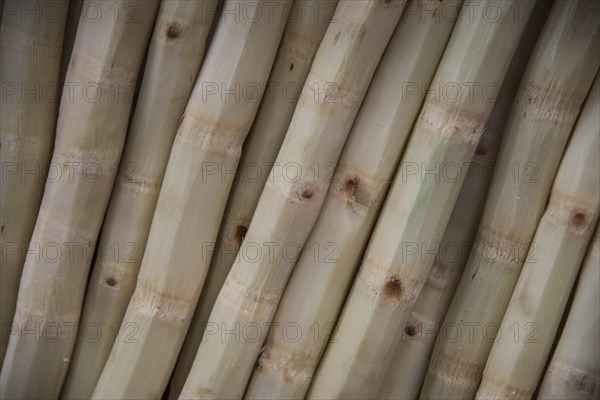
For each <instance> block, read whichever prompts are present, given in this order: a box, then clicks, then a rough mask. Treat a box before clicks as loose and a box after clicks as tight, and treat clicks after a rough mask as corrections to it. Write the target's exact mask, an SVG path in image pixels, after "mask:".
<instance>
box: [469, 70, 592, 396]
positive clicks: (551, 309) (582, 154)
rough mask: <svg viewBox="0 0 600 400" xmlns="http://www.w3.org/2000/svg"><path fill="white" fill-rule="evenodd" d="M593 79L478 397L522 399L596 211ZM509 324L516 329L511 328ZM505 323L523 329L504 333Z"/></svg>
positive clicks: (537, 373) (533, 382)
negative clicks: (512, 333) (512, 335)
mask: <svg viewBox="0 0 600 400" xmlns="http://www.w3.org/2000/svg"><path fill="white" fill-rule="evenodd" d="M599 107H600V78H597V79H596V82H595V84H594V85H593V86H592V90H591V92H590V94H589V97H588V99H587V101H586V104H585V106H584V108H583V110H582V112H581V116H580V118H579V121H578V122H577V125H576V127H575V129H574V132H573V135H572V138H571V140H570V142H569V146H568V147H567V150H566V152H565V154H564V156H563V158H562V161H561V163H560V167H559V169H558V173H557V175H556V179H555V181H554V185H553V188H552V192H551V194H550V201H549V203H548V207H547V208H546V211H545V212H544V215H543V216H542V219H541V221H540V224H539V226H538V228H537V231H536V233H535V236H534V238H533V242H532V246H531V249H530V251H529V254H528V256H527V261H526V262H525V265H524V266H523V272H522V273H521V275H520V277H519V280H518V282H517V285H516V287H515V291H514V292H513V295H512V298H511V300H510V303H509V305H508V308H507V310H506V314H505V315H504V319H503V320H502V324H501V325H500V330H499V332H504V333H505V335H504V337H502V336H500V334H499V335H498V336H497V337H496V341H495V343H494V345H493V347H492V350H491V352H490V356H489V358H488V361H487V364H486V366H485V370H484V371H483V379H482V382H481V385H480V386H479V390H478V391H477V396H476V398H478V399H498V398H502V399H529V398H531V396H532V395H533V392H534V390H535V388H536V387H537V385H538V382H539V380H540V378H541V376H542V372H543V370H544V366H545V364H546V359H547V358H548V354H549V353H550V349H551V347H552V343H553V342H554V336H555V335H556V331H557V329H558V325H559V323H560V320H561V317H562V314H563V311H564V309H565V306H566V304H567V300H568V299H569V294H570V293H571V289H572V287H573V283H574V282H575V278H576V277H577V273H578V272H579V267H580V265H581V262H582V260H583V257H584V256H585V252H586V249H587V247H588V242H589V241H590V238H591V236H592V234H593V233H594V228H595V227H596V223H597V222H598V214H599V213H600V193H599V192H598V182H600V155H599V154H598V153H599V151H600V150H599V149H600V135H599V134H598V127H599V126H600V114H599V113H598V109H599ZM515 327H516V329H515ZM509 329H513V330H516V332H517V333H522V334H523V335H519V336H515V337H512V338H510V335H506V332H509Z"/></svg>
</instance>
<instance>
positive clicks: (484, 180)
mask: <svg viewBox="0 0 600 400" xmlns="http://www.w3.org/2000/svg"><path fill="white" fill-rule="evenodd" d="M550 4H551V3H549V2H539V3H537V5H536V8H535V9H534V11H533V13H532V15H531V21H532V23H530V24H529V25H528V26H527V27H526V28H525V31H524V32H523V37H522V39H521V42H520V43H519V47H518V48H517V51H516V53H515V56H514V58H513V60H512V62H511V65H510V67H509V69H508V72H507V74H506V78H505V79H504V82H503V83H502V88H501V91H500V95H499V98H498V100H497V101H496V104H495V106H494V110H493V111H492V114H491V115H490V119H489V120H488V122H487V125H486V127H485V131H484V132H483V134H482V136H481V140H480V141H479V145H478V147H477V150H475V155H474V156H473V160H472V161H471V163H470V166H469V170H468V172H467V177H466V178H465V182H464V183H463V186H462V188H461V191H460V194H459V195H458V199H457V200H456V205H455V207H454V210H453V211H452V216H451V217H450V221H449V222H448V227H447V228H446V232H445V233H444V237H443V239H442V242H441V243H440V245H439V250H438V254H437V256H436V259H435V262H434V263H433V266H432V267H431V271H429V275H428V276H427V280H426V281H425V285H424V286H423V289H422V290H421V293H420V294H419V297H418V299H417V303H416V304H415V306H414V307H413V309H412V311H411V314H410V317H409V319H408V322H407V323H406V324H405V325H404V326H402V329H403V330H404V332H403V334H402V338H401V341H400V343H399V344H398V346H397V348H396V350H395V355H394V360H393V361H392V365H391V366H390V369H389V370H388V372H387V375H386V379H385V381H384V384H383V387H382V389H381V392H380V393H379V398H383V399H415V398H417V397H418V396H419V392H420V390H421V386H422V384H423V379H425V373H426V372H427V365H428V364H429V358H430V357H431V352H432V350H433V346H434V344H435V340H436V338H437V335H438V333H439V325H440V324H441V323H442V322H443V320H444V315H445V314H446V311H447V310H448V307H449V306H450V302H451V301H452V296H454V292H455V291H456V286H457V285H458V282H459V280H460V277H461V275H462V272H463V270H464V267H465V265H466V263H467V261H468V258H469V255H470V254H471V248H472V244H473V239H474V238H475V234H476V233H477V226H478V225H479V220H480V219H481V214H482V213H483V207H484V205H485V199H486V197H487V194H488V190H489V186H490V183H491V181H492V178H493V173H492V171H493V168H494V162H495V160H496V156H497V154H498V149H499V147H500V141H501V139H502V134H503V133H504V128H505V125H506V120H507V118H508V115H509V113H510V109H511V106H512V103H513V100H514V97H515V94H516V92H517V89H518V88H519V82H520V81H521V78H522V76H523V71H524V70H525V67H526V66H527V60H528V59H529V56H530V55H531V51H532V50H533V47H534V45H535V42H536V40H537V38H538V36H539V33H540V31H541V28H542V26H543V23H544V20H545V18H546V16H547V15H548V11H549V10H550V6H549V5H550Z"/></svg>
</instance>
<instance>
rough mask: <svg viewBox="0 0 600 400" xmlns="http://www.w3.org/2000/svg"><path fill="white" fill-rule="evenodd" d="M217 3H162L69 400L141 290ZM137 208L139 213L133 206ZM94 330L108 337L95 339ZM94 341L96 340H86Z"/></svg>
mask: <svg viewBox="0 0 600 400" xmlns="http://www.w3.org/2000/svg"><path fill="white" fill-rule="evenodd" d="M215 9H216V0H204V1H187V0H170V1H167V2H163V3H162V6H161V8H160V10H159V13H158V18H157V22H156V24H155V28H154V33H153V36H152V40H151V42H150V49H149V54H148V60H147V62H146V67H145V74H144V79H143V82H142V86H141V89H140V96H139V99H138V102H137V106H136V110H135V113H134V117H133V121H132V125H131V128H130V130H129V134H128V136H127V141H126V143H125V148H124V150H123V156H122V157H121V163H120V166H119V172H120V173H119V174H118V179H117V181H116V182H115V187H114V189H113V193H112V196H111V200H110V203H109V206H108V211H107V215H106V218H105V221H104V226H103V229H102V235H101V236H100V241H99V252H98V256H97V258H96V261H95V263H94V268H93V270H92V276H91V279H90V283H89V285H88V290H87V295H86V299H85V303H84V307H83V312H82V317H81V326H82V327H83V329H84V331H83V334H82V335H80V336H79V337H78V340H77V343H76V346H75V352H74V355H73V360H72V363H71V365H72V366H71V368H70V371H69V374H68V375H67V380H66V382H65V387H64V388H63V391H62V396H61V397H63V398H67V399H84V398H89V397H90V396H91V395H92V392H93V391H94V388H95V386H96V383H97V382H98V378H99V377H100V374H101V373H102V368H103V367H104V364H105V363H106V360H107V358H108V356H109V354H110V350H111V349H112V346H113V342H114V340H115V335H116V332H118V328H119V326H120V324H121V321H122V320H123V315H124V314H125V310H126V309H127V305H128V304H129V300H130V298H131V295H132V293H133V290H134V288H135V283H136V280H137V274H138V271H139V268H140V264H141V261H142V255H143V254H144V250H145V248H146V241H147V240H148V233H149V231H150V223H151V221H152V215H153V214H154V208H155V207H156V202H157V200H158V193H159V191H160V186H161V183H162V179H163V177H164V174H165V170H166V168H167V161H168V159H169V154H170V153H171V146H172V145H173V140H174V139H175V133H176V132H177V125H178V123H179V120H180V118H181V115H182V113H183V111H184V109H185V106H186V104H187V101H188V98H189V96H190V93H191V91H192V88H193V86H194V82H195V80H196V76H197V75H198V71H199V69H200V65H201V63H202V59H203V58H204V50H205V48H206V36H207V34H208V31H209V30H210V27H211V24H212V20H213V16H214V12H215ZM132 204H135V208H132ZM90 326H93V329H98V330H99V332H102V333H103V334H102V335H101V336H100V337H99V338H96V337H95V336H94V334H95V331H94V332H91V331H90V333H89V334H86V332H87V331H86V329H87V328H88V327H90ZM88 336H91V337H88Z"/></svg>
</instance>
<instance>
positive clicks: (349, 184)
mask: <svg viewBox="0 0 600 400" xmlns="http://www.w3.org/2000/svg"><path fill="white" fill-rule="evenodd" d="M357 189H358V177H355V176H353V177H350V178H348V179H346V182H344V186H343V188H342V190H343V191H344V193H346V194H347V195H348V196H354V193H356V190H357Z"/></svg>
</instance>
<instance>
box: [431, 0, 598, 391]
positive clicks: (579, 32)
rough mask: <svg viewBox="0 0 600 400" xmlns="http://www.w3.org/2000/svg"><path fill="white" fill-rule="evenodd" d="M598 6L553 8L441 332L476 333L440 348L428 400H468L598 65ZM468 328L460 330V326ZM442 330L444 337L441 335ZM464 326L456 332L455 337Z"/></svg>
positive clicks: (578, 4)
mask: <svg viewBox="0 0 600 400" xmlns="http://www.w3.org/2000/svg"><path fill="white" fill-rule="evenodd" d="M599 12H600V7H599V5H598V4H597V3H594V2H589V1H585V0H584V1H558V2H555V3H554V5H553V7H552V10H551V11H550V15H549V17H548V20H547V21H546V24H545V26H544V29H543V31H542V33H541V35H540V39H539V40H538V42H537V44H536V47H535V49H534V52H533V54H532V56H531V59H530V61H529V64H528V66H527V69H526V71H525V74H524V77H523V80H522V83H521V87H520V89H519V95H518V96H517V100H516V101H515V103H514V104H513V109H512V112H511V115H510V117H509V121H508V124H507V128H506V131H505V134H504V139H503V142H502V146H501V149H500V155H499V157H498V163H497V165H498V168H497V173H496V175H497V176H498V178H497V180H496V181H495V182H494V183H493V184H492V186H491V188H490V194H489V195H488V200H487V202H486V205H485V210H484V214H483V217H482V220H481V223H480V225H479V228H478V233H477V237H476V239H475V243H476V244H477V245H476V246H475V249H474V251H473V256H472V257H471V259H470V260H469V262H468V264H467V266H466V268H465V272H464V274H463V276H462V278H461V281H460V283H459V286H458V289H457V291H456V294H455V296H454V299H453V300H452V304H451V305H450V308H449V310H448V313H447V315H446V318H445V321H444V326H454V327H456V326H458V327H460V328H463V329H466V325H465V323H466V324H470V325H471V326H473V329H475V330H474V331H473V335H471V334H463V335H459V337H458V338H456V337H454V336H452V335H448V336H449V337H448V338H447V340H440V341H438V342H437V343H436V346H435V348H434V352H433V355H432V358H431V361H430V363H429V369H428V372H427V377H426V379H425V383H424V386H423V390H422V393H421V397H422V398H460V399H464V398H470V397H474V395H475V392H476V390H477V388H478V386H479V381H480V380H481V375H482V372H483V367H484V366H485V362H486V360H487V357H488V355H489V351H490V349H491V347H492V344H493V340H494V335H495V332H494V330H497V329H498V326H499V324H500V322H501V321H502V316H503V315H504V312H505V311H506V307H507V306H508V302H509V300H510V296H511V294H512V291H513V289H514V287H515V284H516V282H517V279H518V277H519V273H520V271H521V267H522V266H523V263H524V261H525V257H526V255H527V251H528V247H529V243H530V242H531V240H532V239H533V235H534V233H535V229H536V227H537V224H538V222H539V220H540V218H541V216H542V213H543V211H544V208H545V206H546V202H547V200H548V195H549V193H550V189H551V185H552V181H553V179H554V176H555V174H556V170H557V168H558V164H559V161H560V158H561V155H562V154H563V151H564V148H565V145H566V143H567V140H568V138H569V135H570V133H571V131H572V128H573V125H574V123H575V120H576V118H577V115H578V113H579V109H580V107H581V104H582V103H583V100H584V99H585V95H586V93H587V92H588V91H589V89H590V86H591V84H592V80H593V79H594V76H595V74H596V72H597V71H598V66H599V65H600V56H599V52H598V33H599V29H600V28H599V25H598V24H597V19H598V17H599V16H600V15H599ZM461 324H462V325H461ZM444 326H443V327H442V330H444V329H445V328H444ZM456 329H458V328H455V330H456Z"/></svg>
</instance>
